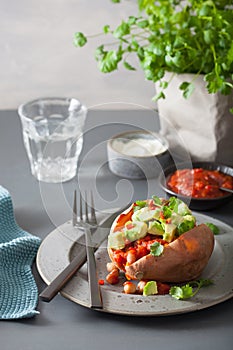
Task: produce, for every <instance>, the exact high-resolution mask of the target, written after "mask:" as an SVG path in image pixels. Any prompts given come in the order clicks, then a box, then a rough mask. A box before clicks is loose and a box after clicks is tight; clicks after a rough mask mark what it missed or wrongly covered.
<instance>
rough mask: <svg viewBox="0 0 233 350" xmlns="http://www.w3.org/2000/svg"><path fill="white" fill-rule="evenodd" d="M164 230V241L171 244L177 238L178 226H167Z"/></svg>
mask: <svg viewBox="0 0 233 350" xmlns="http://www.w3.org/2000/svg"><path fill="white" fill-rule="evenodd" d="M164 230H165V232H164V235H163V239H164V240H165V241H166V242H168V243H170V242H171V241H172V240H173V239H174V237H175V234H176V230H177V226H176V225H174V224H165V225H164Z"/></svg>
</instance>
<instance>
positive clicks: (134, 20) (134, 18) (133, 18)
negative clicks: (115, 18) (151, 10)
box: [128, 16, 137, 26]
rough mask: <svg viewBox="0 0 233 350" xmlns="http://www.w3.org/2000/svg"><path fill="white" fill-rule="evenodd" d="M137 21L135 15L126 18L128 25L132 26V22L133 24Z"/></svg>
mask: <svg viewBox="0 0 233 350" xmlns="http://www.w3.org/2000/svg"><path fill="white" fill-rule="evenodd" d="M136 22H137V17H135V16H129V18H128V24H129V25H130V26H132V25H133V24H135V23H136Z"/></svg>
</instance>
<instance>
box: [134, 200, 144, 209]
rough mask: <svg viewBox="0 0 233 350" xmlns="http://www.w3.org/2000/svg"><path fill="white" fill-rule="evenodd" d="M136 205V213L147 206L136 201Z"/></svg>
mask: <svg viewBox="0 0 233 350" xmlns="http://www.w3.org/2000/svg"><path fill="white" fill-rule="evenodd" d="M135 203H136V206H135V207H134V212H135V211H137V210H139V209H142V208H144V207H145V206H146V202H145V201H136V202H135Z"/></svg>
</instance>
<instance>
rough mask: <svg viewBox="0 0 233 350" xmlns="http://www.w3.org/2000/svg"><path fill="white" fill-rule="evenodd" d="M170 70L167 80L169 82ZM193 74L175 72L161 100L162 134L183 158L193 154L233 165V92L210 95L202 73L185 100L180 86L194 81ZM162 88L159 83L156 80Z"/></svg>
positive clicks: (174, 150)
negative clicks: (164, 96)
mask: <svg viewBox="0 0 233 350" xmlns="http://www.w3.org/2000/svg"><path fill="white" fill-rule="evenodd" d="M170 78H171V73H166V75H165V77H164V80H166V81H169V79H170ZM193 78H194V75H193V74H179V75H175V76H174V77H173V79H172V81H171V83H170V84H169V87H168V88H167V89H166V90H165V94H166V99H163V100H159V101H158V111H159V116H160V124H161V134H162V135H163V136H165V137H166V138H167V139H168V141H169V145H170V149H171V150H172V152H174V154H177V155H178V156H179V158H181V159H187V156H188V155H190V157H191V159H192V160H195V161H216V162H219V163H223V164H226V165H229V166H233V115H232V114H231V113H230V112H229V108H230V107H232V106H233V94H231V95H229V96H223V95H222V94H219V93H217V94H209V93H208V92H207V90H206V88H205V82H204V80H203V76H199V77H198V78H197V79H196V80H195V91H194V92H193V94H192V95H191V97H190V98H189V99H187V100H186V99H184V98H183V96H182V91H181V90H179V85H180V84H181V83H182V82H183V81H188V82H190V81H192V79H193ZM156 90H157V91H159V83H156Z"/></svg>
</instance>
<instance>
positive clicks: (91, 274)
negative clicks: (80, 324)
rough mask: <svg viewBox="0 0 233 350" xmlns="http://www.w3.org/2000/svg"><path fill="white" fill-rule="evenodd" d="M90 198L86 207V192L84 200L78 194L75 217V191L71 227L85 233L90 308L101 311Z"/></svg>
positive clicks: (92, 208) (93, 222) (95, 223)
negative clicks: (81, 229)
mask: <svg viewBox="0 0 233 350" xmlns="http://www.w3.org/2000/svg"><path fill="white" fill-rule="evenodd" d="M90 197H91V204H90V205H88V202H87V192H86V191H85V199H83V196H82V194H81V193H80V203H79V215H77V203H76V201H77V195H76V191H75V195H74V216H73V225H74V226H75V225H78V226H79V228H83V230H84V232H85V241H86V253H87V272H88V283H89V291H90V307H91V308H98V309H101V308H103V303H102V298H101V293H100V288H99V283H98V276H97V269H96V260H95V254H94V251H95V250H94V246H93V243H92V232H93V231H94V230H96V228H97V220H96V215H95V207H94V200H93V194H92V192H91V194H90ZM83 206H84V209H83ZM83 210H84V211H85V216H84V215H83Z"/></svg>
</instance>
